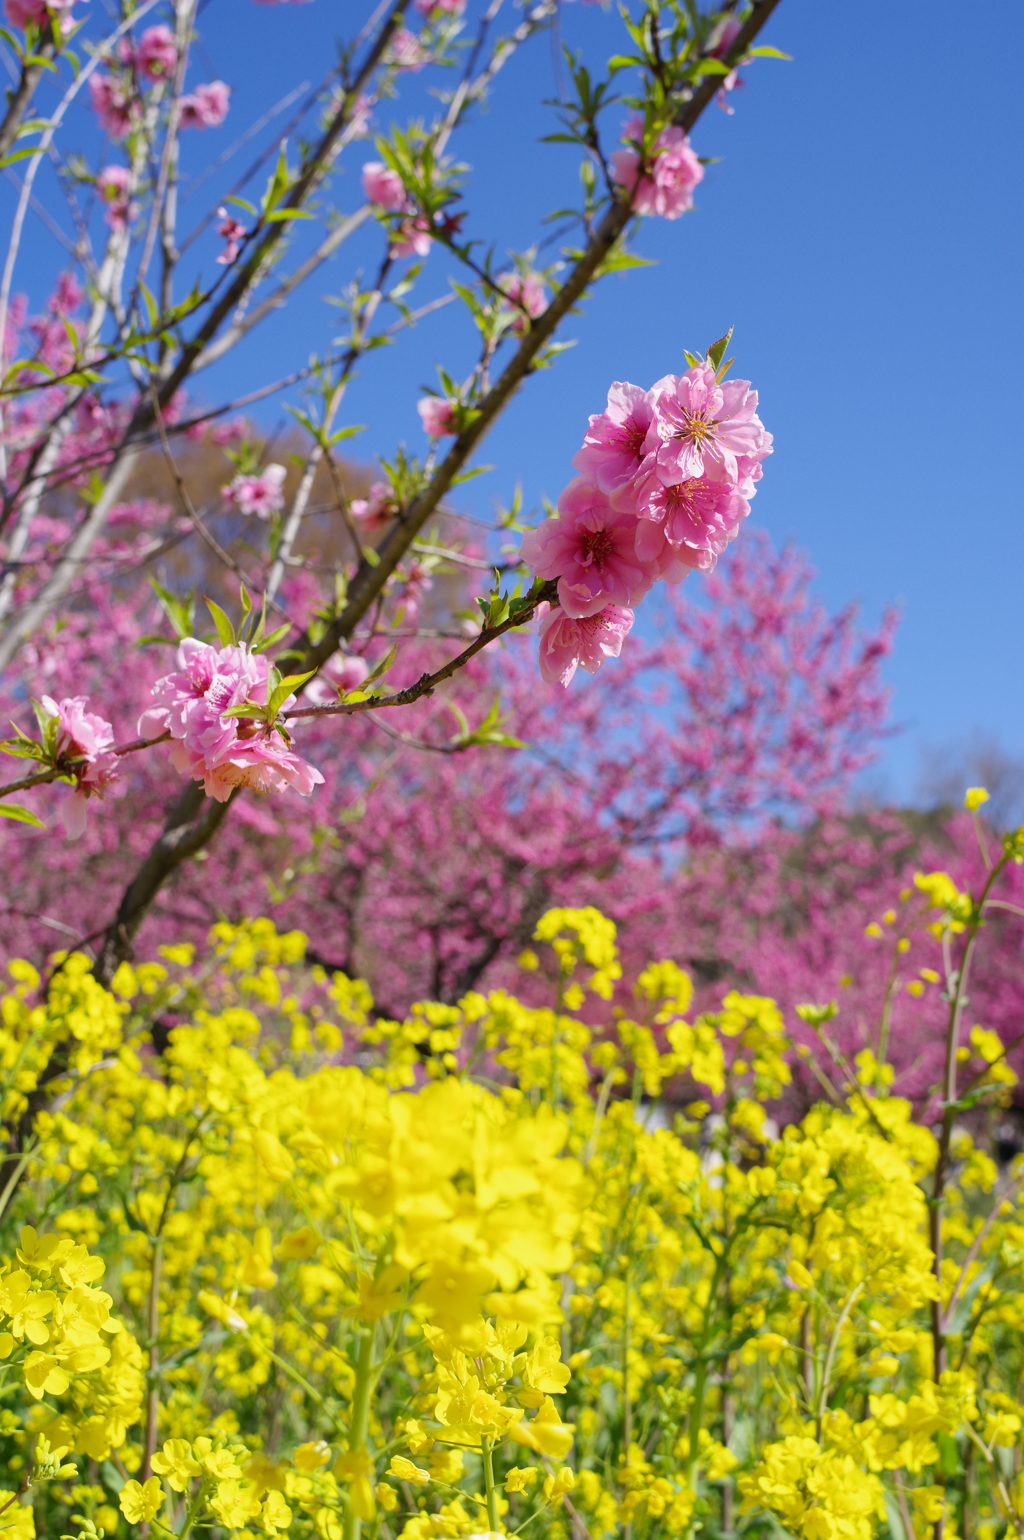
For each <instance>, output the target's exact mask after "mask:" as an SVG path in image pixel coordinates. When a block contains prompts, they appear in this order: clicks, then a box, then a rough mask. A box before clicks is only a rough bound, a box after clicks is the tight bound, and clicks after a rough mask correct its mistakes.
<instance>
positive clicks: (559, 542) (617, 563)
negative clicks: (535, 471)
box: [522, 476, 657, 620]
mask: <svg viewBox="0 0 1024 1540" xmlns="http://www.w3.org/2000/svg"><path fill="white" fill-rule="evenodd" d="M636 527H637V519H636V515H635V514H633V513H630V512H627V511H624V510H621V509H618V508H615V507H613V505H612V502H611V500H610V499H609V497H608V495H607V493H605V492H602V491H601V489H600V487H598V486H596V485H595V484H594V483H593V482H591V481H587V480H586V478H585V477H583V476H577V477H576V478H575V480H574V481H571V482H570V483H569V485H568V486H567V487H566V489H565V491H564V492H563V493H562V495H561V497H560V498H559V499H558V518H557V519H547V520H546V521H545V522H544V523H543V524H541V525H540V527H539V528H538V529H533V530H530V531H529V532H528V533H527V534H526V535H524V536H523V546H522V558H523V560H524V561H525V562H526V563H527V565H528V566H530V567H532V568H533V570H534V571H535V572H536V573H537V574H538V575H539V576H540V577H542V578H549V579H550V578H557V579H558V599H559V603H560V604H561V606H562V608H563V609H564V611H565V613H566V614H567V615H570V616H572V618H573V619H574V620H581V619H583V617H584V616H588V615H596V614H597V612H598V610H603V609H604V608H605V606H606V605H609V604H617V605H621V606H624V607H626V608H631V607H632V606H633V605H634V604H636V603H638V602H639V600H640V599H642V598H643V596H644V594H645V593H646V592H647V590H648V589H649V588H650V586H651V584H652V583H653V582H654V581H655V578H656V577H657V573H655V572H654V571H652V570H651V569H650V568H649V567H648V566H646V565H645V564H644V563H643V562H642V561H641V560H640V558H639V557H638V556H637V553H636Z"/></svg>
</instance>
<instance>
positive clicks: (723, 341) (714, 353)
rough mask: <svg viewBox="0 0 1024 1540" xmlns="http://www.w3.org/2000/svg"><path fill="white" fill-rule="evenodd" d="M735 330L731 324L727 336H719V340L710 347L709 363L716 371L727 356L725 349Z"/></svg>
mask: <svg viewBox="0 0 1024 1540" xmlns="http://www.w3.org/2000/svg"><path fill="white" fill-rule="evenodd" d="M734 330H735V327H732V326H730V327H729V330H728V331H727V332H726V334H725V336H724V337H719V339H718V341H717V342H713V343H712V344H711V346H710V347H709V348H708V363H709V364H710V365H711V367H712V369H714V370H715V371H716V373H717V371H718V366H719V364H720V363H721V362H722V359H723V358H724V357H725V350H726V348H727V347H728V346H729V340H730V338H731V337H732V334H733V332H734Z"/></svg>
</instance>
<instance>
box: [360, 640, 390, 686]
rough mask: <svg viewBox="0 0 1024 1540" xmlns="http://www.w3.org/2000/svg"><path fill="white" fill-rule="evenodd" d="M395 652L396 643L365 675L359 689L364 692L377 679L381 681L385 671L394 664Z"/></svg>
mask: <svg viewBox="0 0 1024 1540" xmlns="http://www.w3.org/2000/svg"><path fill="white" fill-rule="evenodd" d="M397 652H398V643H397V642H396V643H395V644H394V646H393V647H392V649H391V651H390V652H389V653H388V655H387V657H385V658H382V659H381V661H380V662H379V663H378V664H377V667H376V668H374V669H371V670H370V672H369V673H368V674H367V676H366V678H365V679H364V680H363V682H362V684H361V685H360V689H362V690H365V689H366V688H367V686H368V685H371V684H376V682H377V680H378V679H383V678H384V675H385V674H386V673H387V671H388V669H389V668H390V667H391V665H392V663H394V661H395V655H396V654H397Z"/></svg>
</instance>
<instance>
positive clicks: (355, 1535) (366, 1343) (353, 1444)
mask: <svg viewBox="0 0 1024 1540" xmlns="http://www.w3.org/2000/svg"><path fill="white" fill-rule="evenodd" d="M375 1335H376V1332H375V1329H374V1327H373V1326H365V1327H364V1328H363V1330H362V1332H361V1333H360V1337H359V1353H358V1355H357V1357H356V1383H355V1389H354V1391H353V1393H352V1421H351V1423H350V1425H349V1431H348V1448H349V1453H350V1454H357V1453H358V1452H359V1451H360V1450H362V1449H365V1447H366V1434H367V1430H368V1428H369V1423H370V1392H371V1390H372V1389H373V1381H374V1364H373V1339H374V1336H375ZM361 1528H362V1520H361V1519H357V1518H356V1516H355V1514H354V1513H353V1512H352V1501H351V1498H350V1499H349V1503H348V1507H347V1509H346V1510H345V1532H344V1540H359V1534H360V1530H361Z"/></svg>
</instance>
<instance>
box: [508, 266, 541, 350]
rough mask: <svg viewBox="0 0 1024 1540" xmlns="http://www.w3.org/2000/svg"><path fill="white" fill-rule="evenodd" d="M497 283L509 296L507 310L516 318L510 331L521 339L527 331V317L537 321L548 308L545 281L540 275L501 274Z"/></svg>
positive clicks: (530, 273)
mask: <svg viewBox="0 0 1024 1540" xmlns="http://www.w3.org/2000/svg"><path fill="white" fill-rule="evenodd" d="M497 282H498V285H499V287H500V289H501V291H502V293H503V294H507V295H508V304H507V305H506V307H505V308H506V309H507V310H508V311H509V313H510V314H511V315H512V316H513V317H514V319H513V321H512V325H511V327H510V330H511V331H514V332H516V333H517V335H518V336H520V337H521V336H522V334H523V332H525V330H526V317H527V316H529V317H530V319H531V320H536V318H537V317H538V316H539V315H543V314H544V312H545V310H546V309H547V308H548V296H547V290H546V289H545V288H544V280H543V279H542V278H541V276H540V274H539V273H532V272H528V273H499V275H498V280H497ZM524 311H525V312H526V315H524V314H523V312H524Z"/></svg>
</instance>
